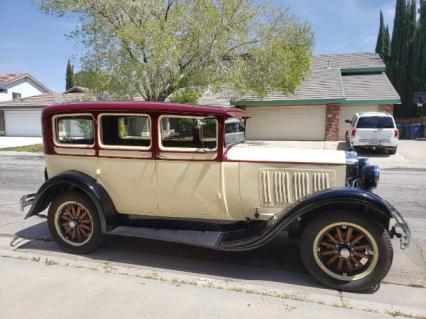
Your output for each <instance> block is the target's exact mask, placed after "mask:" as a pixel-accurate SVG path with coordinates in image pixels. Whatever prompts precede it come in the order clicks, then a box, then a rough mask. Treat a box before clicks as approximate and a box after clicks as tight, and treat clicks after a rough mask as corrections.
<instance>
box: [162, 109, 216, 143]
mask: <svg viewBox="0 0 426 319" xmlns="http://www.w3.org/2000/svg"><path fill="white" fill-rule="evenodd" d="M160 131H161V146H162V147H165V148H186V149H204V150H206V149H209V150H214V149H216V147H217V120H216V119H212V118H204V119H200V118H194V117H168V116H167V117H162V118H161V120H160Z"/></svg>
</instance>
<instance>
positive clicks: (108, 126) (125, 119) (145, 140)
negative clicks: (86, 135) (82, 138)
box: [101, 115, 151, 147]
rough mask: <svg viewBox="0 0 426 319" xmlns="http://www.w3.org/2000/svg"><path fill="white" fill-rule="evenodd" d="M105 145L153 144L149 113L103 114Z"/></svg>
mask: <svg viewBox="0 0 426 319" xmlns="http://www.w3.org/2000/svg"><path fill="white" fill-rule="evenodd" d="M101 119H102V120H101V122H102V134H101V140H102V144H103V145H112V146H134V147H150V146H151V121H150V118H149V117H148V116H147V115H102V116H101Z"/></svg>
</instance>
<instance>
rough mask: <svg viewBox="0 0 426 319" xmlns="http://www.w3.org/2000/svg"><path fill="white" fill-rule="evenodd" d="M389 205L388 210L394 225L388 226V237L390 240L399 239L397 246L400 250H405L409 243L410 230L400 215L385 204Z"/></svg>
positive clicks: (390, 205)
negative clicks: (398, 245)
mask: <svg viewBox="0 0 426 319" xmlns="http://www.w3.org/2000/svg"><path fill="white" fill-rule="evenodd" d="M386 203H387V204H388V205H389V208H390V209H391V212H392V218H393V219H394V220H395V223H394V224H393V225H391V226H390V232H389V233H390V236H391V238H393V237H397V238H399V244H400V247H401V249H405V248H407V247H408V246H409V245H410V241H411V230H410V227H409V226H408V224H407V222H406V221H405V219H404V217H403V216H402V215H401V213H400V212H399V211H398V210H397V209H396V208H395V207H393V206H392V204H390V203H389V202H386Z"/></svg>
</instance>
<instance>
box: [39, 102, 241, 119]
mask: <svg viewBox="0 0 426 319" xmlns="http://www.w3.org/2000/svg"><path fill="white" fill-rule="evenodd" d="M93 111H95V112H104V111H105V112H107V111H108V112H112V111H115V112H117V111H118V112H120V111H145V112H150V111H151V112H162V113H163V112H170V113H185V114H197V115H225V116H228V117H242V116H245V115H246V113H245V111H244V110H241V109H238V108H234V107H218V106H217V107H216V106H202V105H187V104H176V103H166V102H140V101H96V102H74V103H63V104H57V105H51V106H48V107H46V108H45V109H44V110H43V113H44V115H47V114H57V113H70V112H93Z"/></svg>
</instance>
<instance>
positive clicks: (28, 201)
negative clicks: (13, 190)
mask: <svg viewBox="0 0 426 319" xmlns="http://www.w3.org/2000/svg"><path fill="white" fill-rule="evenodd" d="M36 195H37V194H36V193H33V194H27V195H24V196H22V197H21V199H20V200H19V203H20V206H21V211H23V210H24V208H25V207H27V206H31V205H32V204H33V202H34V199H35V197H36Z"/></svg>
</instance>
